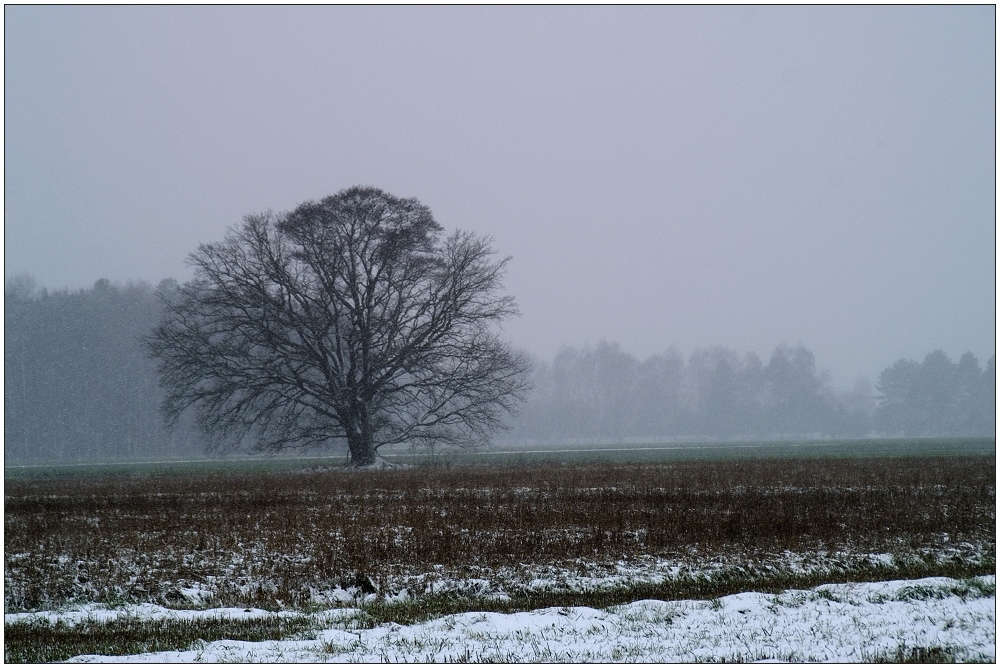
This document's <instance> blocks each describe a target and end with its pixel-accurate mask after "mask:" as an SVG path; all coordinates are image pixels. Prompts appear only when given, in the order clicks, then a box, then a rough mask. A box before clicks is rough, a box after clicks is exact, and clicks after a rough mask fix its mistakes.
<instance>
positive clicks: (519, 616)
mask: <svg viewBox="0 0 1000 668" xmlns="http://www.w3.org/2000/svg"><path fill="white" fill-rule="evenodd" d="M995 609H996V578H995V576H993V575H990V576H982V577H977V578H973V579H970V580H953V579H949V578H925V579H922V580H909V581H906V580H897V581H892V582H878V583H857V584H835V585H823V586H820V587H816V588H814V589H810V590H790V591H786V592H783V593H781V594H777V595H770V594H758V593H744V594H737V595H733V596H726V597H723V598H719V599H716V600H713V601H672V602H664V601H652V600H646V601H638V602H635V603H630V604H628V605H622V606H616V607H613V608H609V609H607V610H595V609H593V608H586V607H574V608H548V609H542V610H535V611H532V612H520V613H515V614H499V613H464V614H457V615H449V616H446V617H442V618H439V619H434V620H431V621H428V622H425V623H421V624H414V625H411V626H400V625H398V624H383V625H380V626H378V627H376V628H372V629H363V628H358V626H359V624H358V622H359V619H360V618H361V617H362V616H363V613H361V612H360V611H358V610H356V609H352V608H341V609H336V610H328V611H325V612H320V613H315V614H313V615H312V616H313V617H314V618H315V619H316V621H317V626H318V628H321V629H324V630H320V631H318V632H317V633H316V634H315V637H314V638H313V639H300V640H284V641H270V642H241V641H227V640H223V641H217V642H213V643H202V644H200V645H199V646H196V647H193V648H190V649H187V650H184V651H173V652H160V653H151V654H141V655H134V656H121V657H110V656H95V655H88V656H78V657H74V659H72V660H73V661H78V662H108V661H124V662H156V663H162V662H197V661H203V662H229V661H261V662H279V661H306V662H323V661H334V662H369V661H423V662H429V661H484V662H486V661H493V662H496V661H502V662H523V661H525V662H546V661H573V662H581V661H605V662H607V661H612V662H618V661H665V662H691V661H762V660H781V661H849V662H864V661H873V660H878V659H883V660H901V659H923V660H927V659H933V658H945V659H950V660H957V661H988V662H993V661H995V660H996V615H995ZM276 614H280V615H295V614H299V613H293V612H283V613H270V612H266V611H263V610H244V609H241V608H217V609H210V610H200V611H182V610H169V609H166V608H162V607H159V606H153V605H142V606H126V607H122V608H117V609H113V610H108V609H105V608H99V607H95V606H87V607H83V608H80V609H77V610H75V611H66V612H59V613H54V612H43V613H16V614H7V615H5V625H10V624H16V623H30V622H31V621H32V620H36V619H37V620H42V619H45V620H49V621H52V622H55V621H62V622H64V623H65V624H75V623H79V622H80V621H83V620H86V619H93V620H104V621H109V620H112V619H116V618H120V617H125V616H130V617H133V618H146V619H154V618H162V617H166V618H174V619H177V620H183V619H190V618H193V617H197V616H230V617H240V616H242V617H252V616H266V615H276Z"/></svg>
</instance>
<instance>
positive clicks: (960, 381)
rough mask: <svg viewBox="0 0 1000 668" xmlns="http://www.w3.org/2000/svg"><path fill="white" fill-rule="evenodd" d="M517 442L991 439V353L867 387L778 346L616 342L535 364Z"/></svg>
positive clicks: (804, 353) (939, 361) (915, 367)
mask: <svg viewBox="0 0 1000 668" xmlns="http://www.w3.org/2000/svg"><path fill="white" fill-rule="evenodd" d="M534 369H535V372H534V390H533V394H532V396H531V397H529V399H528V401H527V403H526V405H525V407H524V409H523V410H522V412H521V415H520V417H519V420H518V421H517V423H516V424H515V426H514V428H513V429H512V431H511V432H510V433H509V436H508V437H509V438H510V439H512V440H514V441H517V440H523V441H535V440H537V441H559V440H563V441H565V440H580V441H604V442H607V441H615V440H617V441H625V440H631V441H636V440H640V441H641V440H655V439H680V440H683V439H685V438H693V439H702V438H705V439H742V438H746V439H752V438H761V439H765V438H790V437H794V438H810V437H812V438H819V437H842V438H851V437H862V436H872V435H877V436H946V435H953V436H972V435H984V436H985V435H992V434H993V433H994V426H995V424H994V423H995V400H994V397H995V387H996V384H995V378H996V370H995V356H994V357H991V358H990V360H989V361H988V362H987V365H986V368H985V369H982V368H980V366H979V362H978V361H977V360H976V357H975V356H974V355H972V353H966V354H965V355H963V356H962V358H961V359H960V361H959V362H958V363H953V362H952V361H951V360H950V359H949V358H948V357H947V355H945V354H944V353H943V352H941V351H934V352H932V353H930V354H929V355H927V357H926V359H925V360H924V362H923V363H922V364H921V363H918V362H915V361H912V360H900V361H899V362H897V363H896V364H895V365H893V366H892V367H890V368H888V369H886V370H885V371H883V372H882V373H881V374H880V376H879V378H878V381H877V383H876V385H875V387H872V385H871V383H870V382H869V381H866V380H859V381H858V382H857V383H856V384H855V386H854V387H853V388H852V389H851V390H848V391H843V390H836V389H834V388H833V387H832V385H831V383H830V379H829V377H828V375H827V374H825V373H823V372H820V371H818V370H817V366H816V359H815V356H814V355H813V353H812V352H810V351H809V350H808V349H806V348H805V347H803V346H801V345H800V346H796V347H790V346H787V345H780V346H778V347H777V348H775V349H774V351H773V352H772V353H771V355H770V357H769V358H768V359H767V361H766V362H765V361H764V360H763V359H762V358H761V357H760V356H759V355H757V353H754V352H750V353H747V354H745V355H743V356H740V355H739V354H738V353H736V352H735V351H733V350H731V349H729V348H725V347H713V348H707V349H704V350H697V351H694V352H693V353H692V354H691V355H690V356H688V357H687V358H686V359H685V357H684V356H682V355H681V353H680V352H679V351H677V350H676V349H670V350H668V351H667V352H666V353H664V354H662V355H654V356H652V357H649V358H648V359H646V360H639V359H637V358H636V357H635V356H634V355H631V354H629V353H627V352H624V351H622V350H621V348H620V347H619V346H618V345H617V344H614V343H608V342H601V343H599V344H598V345H597V346H593V347H590V346H587V347H584V348H582V349H581V348H572V347H566V348H563V349H562V350H561V351H560V352H559V353H558V354H557V355H556V357H555V359H553V360H552V362H551V363H547V362H544V361H536V362H535V365H534Z"/></svg>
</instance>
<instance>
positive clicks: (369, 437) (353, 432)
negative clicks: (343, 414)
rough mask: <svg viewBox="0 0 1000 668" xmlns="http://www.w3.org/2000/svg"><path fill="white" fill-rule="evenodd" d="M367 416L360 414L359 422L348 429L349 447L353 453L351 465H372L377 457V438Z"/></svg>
mask: <svg viewBox="0 0 1000 668" xmlns="http://www.w3.org/2000/svg"><path fill="white" fill-rule="evenodd" d="M374 436H375V435H374V434H373V433H372V430H371V426H370V423H369V421H368V420H367V419H366V416H364V415H362V416H360V419H359V420H358V424H357V425H355V426H353V427H352V428H350V429H348V430H347V447H348V449H349V450H350V453H351V466H353V467H355V468H357V467H359V466H371V465H373V464H374V463H375V462H376V461H377V459H378V454H377V453H376V452H375V438H374Z"/></svg>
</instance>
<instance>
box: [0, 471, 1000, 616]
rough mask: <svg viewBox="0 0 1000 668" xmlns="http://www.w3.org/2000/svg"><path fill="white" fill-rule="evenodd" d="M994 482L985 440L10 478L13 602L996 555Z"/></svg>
mask: <svg viewBox="0 0 1000 668" xmlns="http://www.w3.org/2000/svg"><path fill="white" fill-rule="evenodd" d="M995 494H996V477H995V468H994V460H993V459H992V458H990V457H953V458H948V457H938V458H927V459H921V458H903V459H840V460H815V459H811V460H771V461H767V460H764V461H738V462H737V461H727V462H688V463H673V464H656V465H641V464H614V465H607V464H604V465H596V464H595V465H580V466H564V467H551V468H525V467H506V468H485V467H483V468H462V469H457V470H450V471H445V470H433V469H411V470H397V471H383V472H346V471H332V472H297V473H296V472H285V473H238V474H235V473H234V474H222V473H214V474H204V475H195V474H189V475H185V476H153V475H144V476H121V475H119V476H105V477H62V478H35V479H21V480H7V481H6V483H5V499H4V511H5V512H4V525H5V542H4V573H5V583H6V587H5V610H6V611H7V612H13V611H16V610H32V609H51V608H53V607H55V606H59V605H62V604H65V603H68V602H75V601H96V602H103V603H110V604H114V603H120V602H139V601H149V602H158V603H165V604H175V605H177V604H180V603H181V602H182V599H181V596H180V595H179V594H178V592H179V590H180V588H182V587H183V586H185V585H187V586H192V585H193V584H194V585H197V584H199V583H201V584H206V583H209V584H210V585H211V589H212V592H213V598H212V600H211V603H213V604H224V605H250V604H255V605H261V606H264V607H272V608H273V607H282V606H301V605H303V604H305V603H307V602H308V600H309V592H310V591H311V588H312V589H323V588H326V589H329V588H331V587H336V586H349V585H351V584H357V583H360V582H362V581H363V582H365V583H366V585H367V579H368V578H371V580H372V581H373V582H374V584H375V585H376V586H378V585H379V584H380V583H385V582H386V581H387V579H389V578H391V577H392V576H396V575H401V574H402V575H405V574H417V573H427V572H439V573H446V574H449V575H452V576H454V577H475V576H476V573H481V572H486V571H489V572H497V571H499V570H503V569H507V570H513V571H516V570H517V569H520V568H525V567H526V565H532V566H539V565H554V566H559V565H563V566H565V565H569V566H570V567H572V565H573V564H579V563H581V562H587V563H591V564H601V563H614V562H618V561H622V560H624V561H625V562H628V561H630V560H634V559H636V558H639V557H650V556H652V557H666V558H670V557H675V556H683V557H686V558H688V559H689V560H690V558H691V556H692V555H695V557H696V558H699V559H706V560H713V559H716V558H718V557H725V558H726V559H728V560H729V562H730V563H732V561H733V560H734V559H735V560H737V561H738V560H740V559H745V560H748V561H753V560H757V561H760V560H765V559H766V558H767V555H774V554H781V553H783V552H785V551H790V552H795V553H824V552H825V553H834V552H840V553H889V554H897V555H899V554H903V555H905V554H909V553H915V552H919V551H920V550H922V549H939V548H943V547H947V546H949V545H952V546H953V545H961V544H966V545H972V546H975V547H976V549H978V550H980V551H981V552H982V551H985V553H987V554H988V555H989V561H990V562H991V563H992V562H993V561H995V550H996V547H995V533H994V532H995ZM980 568H981V567H980ZM990 568H992V566H990ZM987 572H989V571H987ZM941 574H942V575H943V574H946V573H941Z"/></svg>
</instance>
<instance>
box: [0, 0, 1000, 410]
mask: <svg viewBox="0 0 1000 668" xmlns="http://www.w3.org/2000/svg"><path fill="white" fill-rule="evenodd" d="M4 12H5V59H6V70H5V82H6V96H5V98H6V110H5V119H6V121H5V135H6V143H5V147H6V148H5V163H6V170H5V223H4V232H5V233H4V238H5V253H4V257H5V269H4V271H5V278H7V279H10V278H12V277H14V276H17V275H19V274H23V273H26V272H27V273H30V274H31V275H33V276H34V277H35V279H36V280H37V282H38V284H39V285H41V286H46V287H48V288H49V289H52V290H61V289H63V288H68V289H70V290H71V291H76V290H79V289H82V288H87V289H90V288H91V286H93V285H94V283H95V281H97V280H98V279H101V278H106V279H109V280H110V281H111V282H112V283H121V284H124V283H125V282H128V281H134V280H142V281H146V282H147V283H149V284H151V285H155V284H157V283H158V282H159V281H160V280H161V279H164V278H168V277H170V278H175V279H177V280H179V281H185V280H187V279H189V278H190V273H189V269H188V267H187V266H186V265H185V258H186V256H187V255H188V254H189V253H190V252H192V251H193V250H195V249H196V248H197V246H198V245H199V244H200V243H207V242H213V241H217V240H220V239H221V238H222V237H223V236H224V235H225V233H226V230H227V229H228V228H229V227H231V226H233V225H236V224H238V223H239V221H240V220H241V218H242V217H243V216H244V215H246V214H249V213H254V212H260V211H266V210H274V211H285V210H288V209H291V208H292V207H294V206H296V205H297V204H299V203H301V202H303V201H306V200H316V199H320V198H322V197H324V196H326V195H329V194H332V193H335V192H337V191H339V190H341V189H343V188H346V187H349V186H352V185H355V184H371V185H374V186H377V187H380V188H383V189H385V190H387V191H388V192H391V193H393V194H395V195H398V196H401V197H417V198H418V199H419V200H420V201H421V202H423V203H424V204H427V205H428V206H429V207H430V208H431V209H432V210H433V212H434V215H435V217H436V219H437V220H438V221H439V222H440V223H441V224H442V225H443V226H444V227H445V228H446V229H448V230H452V229H456V228H461V229H471V230H475V231H476V232H477V233H481V234H487V235H490V236H492V237H493V238H494V241H495V247H496V248H497V249H498V250H499V251H500V252H501V253H502V254H504V255H506V254H510V255H512V256H513V260H512V261H511V263H510V265H509V271H508V274H507V277H506V287H507V289H508V291H509V292H510V293H512V294H514V295H515V296H516V297H517V301H518V305H519V307H520V311H521V317H520V318H518V319H517V320H515V321H514V322H512V323H511V324H510V325H509V326H508V327H507V330H506V335H507V336H508V337H509V338H510V340H511V341H512V343H513V344H514V345H515V346H518V347H520V348H524V349H527V350H529V351H531V352H532V353H533V354H534V355H536V356H537V357H538V358H539V359H543V360H548V361H552V360H554V359H555V358H556V356H557V354H558V353H559V351H560V349H561V348H562V347H563V346H570V347H573V348H575V349H578V350H582V349H583V348H585V347H586V346H588V345H589V346H596V345H598V344H599V342H600V341H602V340H605V341H610V342H615V343H617V344H618V345H620V347H621V350H622V351H625V352H627V353H628V354H630V355H633V356H635V358H636V359H637V360H640V361H641V360H645V359H648V358H652V357H654V356H663V355H666V354H667V351H668V350H670V348H671V347H676V348H677V349H678V350H680V351H682V353H683V356H684V358H685V360H687V359H688V357H689V356H690V355H692V354H693V353H695V352H696V351H699V350H707V349H710V348H712V347H713V346H718V347H724V348H726V349H729V350H731V351H733V353H734V354H735V355H736V356H737V358H738V359H743V357H744V356H745V355H747V354H748V353H751V352H753V353H755V354H757V355H759V356H760V357H761V358H762V360H763V363H764V364H766V363H767V361H768V359H769V357H770V355H771V353H772V351H773V350H775V348H776V347H778V346H780V345H782V344H784V345H787V346H788V347H789V348H790V349H797V348H798V347H802V348H804V349H806V350H808V351H809V352H810V353H811V354H812V355H814V357H815V361H816V365H817V369H816V372H817V374H819V373H822V372H826V373H827V374H828V381H829V384H830V387H831V388H833V390H836V391H839V392H851V391H852V389H853V388H854V387H855V384H856V381H857V380H858V379H859V378H865V379H867V380H868V382H869V383H870V384H874V383H875V382H876V380H877V377H878V375H879V373H880V372H881V371H883V370H884V369H886V368H887V367H889V366H890V365H893V364H894V363H896V362H897V360H899V359H902V358H906V359H911V360H915V361H916V362H917V363H921V362H922V361H923V360H924V359H925V356H926V355H928V354H929V353H930V352H932V351H935V350H941V351H943V353H944V354H946V355H947V356H948V357H949V359H951V360H958V359H959V358H960V357H961V356H962V355H963V354H964V353H965V352H971V353H972V354H974V356H975V357H976V358H977V359H978V361H979V363H980V364H985V363H986V360H987V359H989V358H990V357H991V356H992V355H993V353H994V350H995V337H996V329H995V322H996V314H995V304H996V291H995V267H996V255H995V248H996V239H995V215H996V210H995V182H996V172H995V132H994V128H995V99H996V90H995V18H996V15H995V8H994V7H992V6H933V7H931V6H917V7H914V6H898V7H897V6H883V7H859V6H832V7H732V6H728V7H482V8H481V7H73V6H58V7H52V6H49V7H42V6H8V7H5V9H4ZM833 390H831V391H833Z"/></svg>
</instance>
